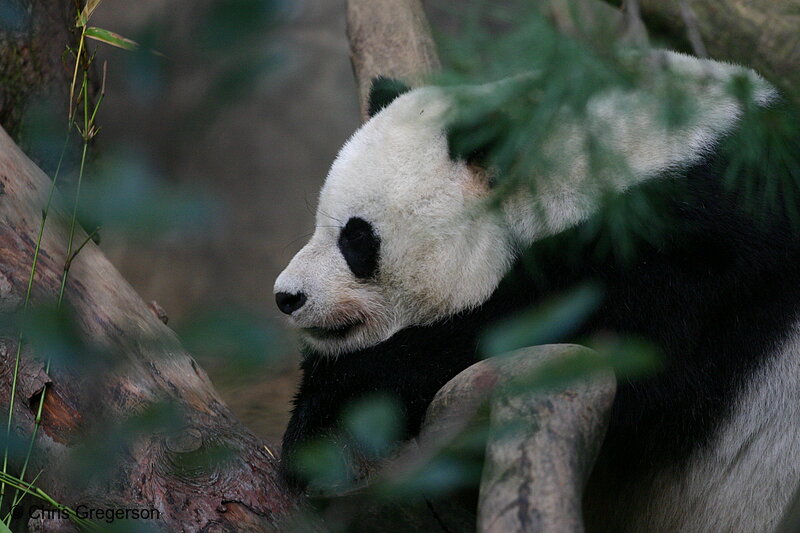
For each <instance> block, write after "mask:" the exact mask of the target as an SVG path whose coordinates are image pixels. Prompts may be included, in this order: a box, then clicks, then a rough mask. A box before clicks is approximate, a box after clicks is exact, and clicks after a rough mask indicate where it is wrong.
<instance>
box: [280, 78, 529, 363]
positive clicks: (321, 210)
mask: <svg viewBox="0 0 800 533" xmlns="http://www.w3.org/2000/svg"><path fill="white" fill-rule="evenodd" d="M450 106H451V100H450V98H449V97H448V96H447V94H446V93H445V92H444V91H443V90H442V89H438V88H434V87H426V88H420V89H415V90H411V91H409V90H408V89H407V88H406V87H405V86H402V85H401V84H400V83H399V82H395V81H392V80H386V79H378V80H376V81H375V83H373V90H372V92H371V95H370V114H371V118H370V120H369V121H368V122H366V123H365V124H364V125H363V126H362V127H361V128H360V129H359V130H358V131H357V132H356V133H355V134H354V135H353V136H352V137H351V138H350V140H349V141H348V142H347V143H346V144H345V145H344V147H343V148H342V149H341V151H340V152H339V155H338V156H337V158H336V160H335V161H334V163H333V165H332V167H331V169H330V172H329V173H328V176H327V178H326V181H325V184H324V186H323V188H322V191H321V193H320V197H319V206H318V209H317V214H316V230H315V232H314V234H313V237H312V238H311V240H310V241H309V243H308V244H307V245H306V246H305V247H303V248H302V249H301V250H300V252H298V253H297V255H296V256H295V257H294V258H293V259H292V261H291V262H290V263H289V265H288V266H287V267H286V269H285V270H284V271H283V272H282V273H281V274H280V276H279V277H278V279H277V280H276V282H275V288H274V290H275V295H276V302H277V304H278V307H279V308H280V309H281V311H283V312H284V313H286V314H288V315H290V322H291V323H292V324H293V325H294V326H296V327H298V328H299V330H300V332H301V337H302V339H303V341H304V342H305V343H306V344H307V345H308V346H309V347H310V348H311V349H313V350H316V351H318V352H321V353H324V354H329V355H337V354H341V353H345V352H351V351H354V350H358V349H362V348H366V347H369V346H373V345H375V344H378V343H380V342H382V341H384V340H386V339H388V338H389V337H391V336H392V335H393V334H394V333H395V332H397V331H399V330H401V329H403V328H406V327H409V326H415V325H426V324H431V323H433V322H435V321H437V320H440V319H442V318H444V317H447V316H451V315H453V314H455V313H458V312H460V311H463V310H467V309H470V308H473V307H475V306H477V305H479V304H480V303H482V302H484V301H485V300H486V299H487V298H488V297H489V296H490V295H491V293H492V292H493V291H494V289H495V288H496V287H497V285H498V283H499V281H500V279H501V278H502V277H503V275H504V274H505V272H506V271H507V270H508V268H509V266H510V264H511V263H512V261H513V255H514V253H513V245H512V238H511V236H510V234H509V232H508V230H507V228H506V225H505V223H504V221H503V219H502V217H501V216H499V215H498V214H497V213H496V212H493V211H490V210H488V209H485V207H484V206H485V201H484V200H485V199H486V197H487V196H488V195H489V193H490V190H489V183H488V180H487V178H486V173H484V172H482V171H481V170H479V169H478V168H477V167H475V166H473V165H470V164H468V163H467V162H466V160H465V159H464V158H461V157H454V156H453V155H452V154H451V150H450V149H449V148H450V147H449V145H448V136H447V134H446V131H445V117H446V115H447V113H448V110H449V108H450Z"/></svg>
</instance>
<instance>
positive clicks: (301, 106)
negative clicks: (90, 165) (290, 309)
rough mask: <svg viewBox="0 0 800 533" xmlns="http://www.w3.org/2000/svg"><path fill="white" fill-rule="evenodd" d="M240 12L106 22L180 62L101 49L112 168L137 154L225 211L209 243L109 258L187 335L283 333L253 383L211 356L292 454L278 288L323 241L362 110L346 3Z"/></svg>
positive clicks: (247, 413)
mask: <svg viewBox="0 0 800 533" xmlns="http://www.w3.org/2000/svg"><path fill="white" fill-rule="evenodd" d="M236 4H237V7H238V8H240V13H237V12H236V11H235V10H233V11H228V12H229V13H230V16H231V18H233V20H230V21H228V22H229V24H226V23H225V22H223V23H220V22H219V20H220V17H219V14H218V13H217V12H216V11H220V12H223V13H224V12H225V8H226V7H228V6H226V2H224V1H223V2H211V1H197V0H170V1H167V0H147V1H142V2H126V1H124V0H105V1H104V2H103V3H102V5H101V6H100V7H99V8H98V10H97V12H96V13H95V14H94V15H93V17H94V22H95V23H96V24H97V25H98V26H100V27H103V28H108V29H112V30H113V31H115V32H118V33H120V34H122V35H124V36H126V37H129V38H131V39H133V40H136V41H138V42H140V43H142V44H143V45H144V46H143V48H144V47H146V46H151V47H152V48H155V49H156V50H158V51H159V52H161V53H163V54H164V57H161V56H158V55H153V54H151V53H149V52H133V53H132V52H128V51H125V50H121V49H116V48H112V47H110V46H99V47H98V56H97V59H98V60H99V62H98V64H99V63H100V62H102V61H107V62H108V67H107V83H106V94H105V98H104V101H103V104H102V106H101V110H100V112H99V115H98V118H97V122H98V124H99V125H100V126H101V127H102V128H103V129H102V132H101V134H100V135H99V136H98V138H97V143H96V150H97V152H98V153H101V154H102V157H109V156H110V154H125V155H123V157H127V156H128V155H130V154H133V155H134V156H135V159H136V160H137V161H139V162H141V161H144V162H145V164H146V166H147V168H148V170H149V171H150V172H153V173H155V174H156V175H157V176H158V178H159V180H165V181H166V182H167V183H168V184H170V185H174V186H176V188H177V189H178V190H181V191H189V192H191V193H199V194H200V195H202V196H203V197H204V198H205V199H207V200H209V201H210V202H211V203H212V205H213V209H212V210H211V211H212V212H210V213H208V218H207V219H205V220H201V221H199V223H200V225H201V227H198V228H196V230H197V231H192V228H188V230H189V231H188V232H187V231H180V230H174V231H170V230H169V229H167V230H166V231H164V232H156V233H155V234H154V235H151V236H147V235H141V234H140V233H138V232H133V233H131V232H130V231H127V229H126V231H119V232H116V233H115V232H113V231H111V232H109V231H104V232H103V234H102V242H101V246H102V248H103V249H104V251H105V252H106V254H108V256H109V258H110V259H111V260H112V262H113V263H114V264H115V265H116V267H117V268H118V269H120V271H121V272H122V274H123V276H124V277H125V278H127V279H128V280H129V281H130V283H131V284H132V285H133V286H134V287H135V288H136V290H137V291H138V292H139V293H140V294H141V295H142V296H143V298H144V299H145V300H148V301H149V300H156V301H157V302H158V303H159V304H160V305H161V306H162V307H163V309H164V310H165V311H166V313H167V315H168V316H169V324H170V326H172V327H174V328H176V329H178V330H179V332H180V330H181V329H182V328H187V327H188V328H191V327H192V326H193V325H197V320H198V316H199V315H200V314H207V316H210V317H213V316H216V315H217V314H218V313H220V312H222V313H224V312H226V310H230V312H231V313H236V314H237V315H238V316H239V317H241V316H248V317H249V318H248V319H247V324H246V325H245V326H244V327H243V330H244V331H243V332H242V333H241V334H242V335H253V331H256V335H257V334H258V333H257V332H258V328H259V325H263V326H264V327H265V328H267V331H268V333H267V334H265V335H264V336H263V337H262V340H263V343H262V342H255V343H251V344H248V345H247V346H249V347H251V348H252V349H253V350H254V351H260V350H262V349H265V350H266V352H265V353H252V354H246V355H247V356H248V357H250V358H251V359H250V361H251V362H252V364H251V365H249V366H248V368H247V369H246V370H247V371H246V372H243V371H241V369H240V366H239V365H233V366H234V368H233V369H231V365H230V364H229V363H230V361H226V360H225V350H221V351H220V350H207V351H208V352H214V353H213V354H212V353H209V354H208V355H205V356H204V354H203V353H199V354H198V353H195V355H196V357H197V358H198V359H199V360H200V363H201V365H202V366H203V367H204V368H205V369H206V370H207V371H208V373H209V375H210V377H211V379H212V380H213V381H214V384H215V385H216V387H217V389H218V390H219V392H220V393H221V394H222V396H223V397H224V398H225V400H226V401H227V403H228V405H229V406H230V407H231V408H232V409H233V411H234V412H235V413H236V414H237V416H238V417H239V418H240V419H241V420H242V421H243V422H244V423H245V425H247V426H248V427H250V428H251V429H252V430H253V431H255V432H256V433H257V434H258V435H260V436H262V437H265V438H266V439H267V441H268V442H270V441H271V442H276V441H279V439H280V437H281V435H282V433H283V428H284V426H285V424H286V422H287V421H288V415H289V402H290V398H291V396H292V394H293V393H294V389H295V383H296V380H297V378H298V376H297V370H296V369H297V357H298V356H297V353H298V352H297V350H296V347H295V344H294V339H293V338H292V335H291V332H290V331H288V330H286V329H285V324H284V322H283V320H282V318H281V317H282V315H281V314H280V313H279V312H278V311H277V308H276V307H275V303H274V298H273V295H272V285H273V282H274V280H275V278H276V277H277V275H278V273H279V272H280V271H281V270H282V269H283V267H284V266H285V265H286V264H287V263H288V262H289V260H290V259H291V257H292V256H293V255H294V254H295V253H296V252H297V251H298V250H299V249H300V248H301V247H302V246H303V245H304V244H305V242H306V240H307V239H308V236H309V235H310V233H311V232H312V231H313V227H314V210H315V207H316V200H317V194H318V190H319V188H320V186H321V185H322V183H323V180H324V178H325V174H326V172H327V169H328V167H329V165H330V163H331V162H332V160H333V158H334V157H335V155H336V152H337V150H338V149H339V147H340V146H341V145H342V144H343V143H344V141H345V140H346V139H347V137H348V136H349V135H350V134H351V133H352V132H353V131H354V130H355V129H356V128H357V127H358V124H359V119H358V104H357V95H356V88H355V81H354V79H353V75H352V71H351V68H350V62H349V55H348V45H347V40H346V36H345V5H344V0H307V1H296V0H295V1H291V2H288V1H287V2H284V3H281V2H260V1H259V2H251V3H250V4H249V5H248V3H247V2H237V3H236ZM223 18H224V17H223ZM187 235H188V237H187ZM143 237H144V238H143ZM234 310H235V311H234ZM210 320H214V318H210ZM240 329H242V328H240ZM200 351H201V352H203V351H204V350H202V349H201V350H200ZM195 352H197V350H195Z"/></svg>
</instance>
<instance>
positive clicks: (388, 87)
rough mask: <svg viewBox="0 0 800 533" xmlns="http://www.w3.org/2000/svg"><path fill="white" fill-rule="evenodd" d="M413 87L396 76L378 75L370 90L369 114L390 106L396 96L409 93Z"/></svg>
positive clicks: (371, 114)
mask: <svg viewBox="0 0 800 533" xmlns="http://www.w3.org/2000/svg"><path fill="white" fill-rule="evenodd" d="M410 90H411V87H409V86H408V85H406V84H405V83H403V82H402V81H400V80H396V79H394V78H384V77H383V76H378V77H377V78H373V79H372V86H371V87H370V90H369V109H368V112H369V116H370V117H372V116H374V115H375V114H376V113H377V112H378V111H380V110H381V109H383V108H384V107H386V106H388V105H389V104H391V103H392V101H394V99H395V98H397V97H398V96H400V95H401V94H403V93H407V92H408V91H410Z"/></svg>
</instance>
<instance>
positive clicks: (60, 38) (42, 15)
mask: <svg viewBox="0 0 800 533" xmlns="http://www.w3.org/2000/svg"><path fill="white" fill-rule="evenodd" d="M76 12H77V7H76V4H75V3H74V2H73V1H72V0H65V1H58V2H51V1H46V0H6V1H4V2H3V14H2V23H0V73H2V75H0V126H2V127H3V128H5V130H6V132H8V134H9V135H11V137H12V138H13V139H14V140H16V141H17V142H19V140H20V139H19V135H20V130H21V127H22V125H23V118H24V117H25V114H26V113H27V112H28V110H29V106H30V104H31V102H32V101H33V100H35V99H42V100H47V101H48V102H51V103H53V104H55V105H56V106H58V107H57V109H55V111H62V112H61V113H57V114H55V116H63V117H66V116H67V107H68V102H69V86H70V82H71V80H72V71H71V69H70V68H69V67H68V66H67V64H66V63H65V62H64V61H63V59H62V58H63V57H64V54H65V52H66V50H67V45H71V44H73V43H75V41H76V34H74V33H73V31H74V29H75V13H76ZM64 122H66V121H64Z"/></svg>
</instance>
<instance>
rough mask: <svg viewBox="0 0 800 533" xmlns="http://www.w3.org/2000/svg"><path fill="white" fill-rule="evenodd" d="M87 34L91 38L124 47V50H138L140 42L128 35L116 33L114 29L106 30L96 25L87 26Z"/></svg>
mask: <svg viewBox="0 0 800 533" xmlns="http://www.w3.org/2000/svg"><path fill="white" fill-rule="evenodd" d="M86 36H87V37H88V38H90V39H94V40H95V41H100V42H102V43H106V44H110V45H111V46H116V47H117V48H122V49H124V50H136V49H137V48H138V47H139V43H137V42H136V41H132V40H130V39H128V38H127V37H123V36H122V35H120V34H118V33H114V32H113V31H108V30H104V29H102V28H97V27H94V26H90V27H88V28H86Z"/></svg>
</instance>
